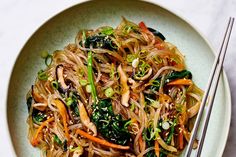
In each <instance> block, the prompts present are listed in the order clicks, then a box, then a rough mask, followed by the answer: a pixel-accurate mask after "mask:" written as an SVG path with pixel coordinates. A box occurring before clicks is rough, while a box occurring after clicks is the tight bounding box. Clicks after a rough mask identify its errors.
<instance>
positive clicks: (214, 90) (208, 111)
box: [197, 18, 234, 157]
mask: <svg viewBox="0 0 236 157" xmlns="http://www.w3.org/2000/svg"><path fill="white" fill-rule="evenodd" d="M231 21H232V22H231V23H230V24H231V25H230V26H229V35H228V36H227V39H226V44H225V49H224V53H223V54H222V57H220V58H221V59H222V61H220V63H219V66H218V69H217V71H216V77H217V76H219V75H220V73H221V71H222V65H223V61H224V59H225V54H226V51H227V48H228V44H229V39H230V35H231V32H232V28H233V24H234V18H232V20H231ZM219 78H220V77H217V78H216V82H215V84H216V85H215V86H214V87H213V89H212V92H213V93H212V98H211V99H210V102H209V104H208V108H207V111H206V118H205V119H204V121H203V130H202V133H201V136H200V138H199V146H198V149H197V157H200V155H201V152H202V147H203V143H204V140H205V137H206V131H207V127H208V124H209V119H210V115H211V111H212V107H213V103H214V99H215V95H216V90H217V87H218V83H219Z"/></svg>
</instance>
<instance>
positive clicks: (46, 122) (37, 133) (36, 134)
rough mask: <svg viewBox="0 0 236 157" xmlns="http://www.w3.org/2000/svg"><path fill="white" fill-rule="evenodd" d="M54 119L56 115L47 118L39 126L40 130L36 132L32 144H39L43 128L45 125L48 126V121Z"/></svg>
mask: <svg viewBox="0 0 236 157" xmlns="http://www.w3.org/2000/svg"><path fill="white" fill-rule="evenodd" d="M53 120H54V117H51V118H49V119H47V120H45V121H44V122H43V123H42V124H41V125H40V127H39V128H38V130H37V131H36V133H35V135H34V137H33V139H32V140H31V144H32V146H34V147H35V146H37V145H38V144H39V141H38V137H39V133H40V132H41V131H42V130H43V128H44V127H45V126H47V124H48V123H50V122H52V121H53Z"/></svg>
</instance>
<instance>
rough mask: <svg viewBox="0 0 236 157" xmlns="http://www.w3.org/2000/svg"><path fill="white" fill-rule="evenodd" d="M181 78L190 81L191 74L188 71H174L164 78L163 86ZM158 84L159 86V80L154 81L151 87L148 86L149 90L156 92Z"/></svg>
mask: <svg viewBox="0 0 236 157" xmlns="http://www.w3.org/2000/svg"><path fill="white" fill-rule="evenodd" d="M182 78H186V79H192V73H191V72H190V71H188V70H182V71H174V72H172V73H170V74H169V75H167V76H166V78H165V82H164V84H167V83H168V82H171V81H173V80H176V79H182ZM160 84H161V78H157V79H156V80H154V81H153V83H152V85H151V86H150V89H151V90H154V91H157V90H159V88H160Z"/></svg>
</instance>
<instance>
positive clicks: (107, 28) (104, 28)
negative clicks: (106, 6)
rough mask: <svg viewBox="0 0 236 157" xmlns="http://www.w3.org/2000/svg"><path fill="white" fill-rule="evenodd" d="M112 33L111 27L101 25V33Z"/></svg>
mask: <svg viewBox="0 0 236 157" xmlns="http://www.w3.org/2000/svg"><path fill="white" fill-rule="evenodd" d="M113 33H114V29H113V28H112V27H108V26H107V27H103V28H102V30H101V34H102V35H112V34H113Z"/></svg>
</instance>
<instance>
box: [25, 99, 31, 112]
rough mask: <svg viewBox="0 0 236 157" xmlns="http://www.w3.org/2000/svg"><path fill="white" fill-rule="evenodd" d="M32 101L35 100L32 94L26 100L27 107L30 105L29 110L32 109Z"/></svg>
mask: <svg viewBox="0 0 236 157" xmlns="http://www.w3.org/2000/svg"><path fill="white" fill-rule="evenodd" d="M32 101H33V98H32V96H30V97H29V98H28V99H27V101H26V104H27V107H28V112H29V111H30V108H31V105H32Z"/></svg>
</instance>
